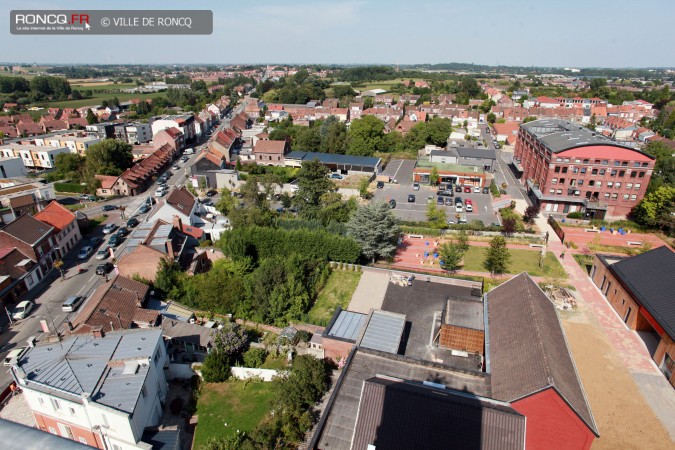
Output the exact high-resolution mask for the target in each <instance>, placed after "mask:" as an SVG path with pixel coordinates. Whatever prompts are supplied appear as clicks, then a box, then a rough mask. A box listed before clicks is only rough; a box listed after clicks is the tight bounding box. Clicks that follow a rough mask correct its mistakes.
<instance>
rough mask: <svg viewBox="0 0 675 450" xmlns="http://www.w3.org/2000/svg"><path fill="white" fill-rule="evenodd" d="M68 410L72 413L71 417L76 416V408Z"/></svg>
mask: <svg viewBox="0 0 675 450" xmlns="http://www.w3.org/2000/svg"><path fill="white" fill-rule="evenodd" d="M68 410H69V411H70V415H71V416H74V415H75V408H72V407H70V408H68Z"/></svg>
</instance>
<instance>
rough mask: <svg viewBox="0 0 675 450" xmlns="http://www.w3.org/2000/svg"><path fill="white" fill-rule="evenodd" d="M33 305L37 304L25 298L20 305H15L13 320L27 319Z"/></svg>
mask: <svg viewBox="0 0 675 450" xmlns="http://www.w3.org/2000/svg"><path fill="white" fill-rule="evenodd" d="M33 306H35V305H34V304H33V303H32V302H30V301H28V300H24V301H22V302H21V303H19V304H18V305H16V306H15V307H14V311H12V319H13V320H21V319H25V318H26V317H28V314H30V312H31V311H32V310H33Z"/></svg>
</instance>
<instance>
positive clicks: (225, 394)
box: [193, 380, 272, 450]
mask: <svg viewBox="0 0 675 450" xmlns="http://www.w3.org/2000/svg"><path fill="white" fill-rule="evenodd" d="M271 399H272V383H265V382H261V381H248V382H247V381H241V380H238V381H226V382H224V383H204V384H203V385H202V388H201V392H200V394H199V400H198V401H197V414H198V415H199V425H197V429H196V431H195V437H194V447H193V448H195V449H197V450H198V449H200V448H203V447H204V445H205V444H206V442H207V441H208V440H209V439H211V438H214V439H220V438H224V437H227V436H231V435H233V434H236V433H237V430H239V431H240V432H244V431H246V432H250V431H252V430H253V429H254V428H255V427H256V426H257V425H258V423H260V421H261V420H262V419H263V418H264V417H265V415H266V414H267V413H268V412H269V409H270V400H271ZM225 424H227V426H225Z"/></svg>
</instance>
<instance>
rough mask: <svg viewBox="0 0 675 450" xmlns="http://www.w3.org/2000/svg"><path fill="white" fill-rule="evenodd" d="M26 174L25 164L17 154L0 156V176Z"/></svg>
mask: <svg viewBox="0 0 675 450" xmlns="http://www.w3.org/2000/svg"><path fill="white" fill-rule="evenodd" d="M24 176H26V166H25V165H24V164H23V160H22V159H21V158H19V157H18V156H9V157H0V177H2V178H13V177H24Z"/></svg>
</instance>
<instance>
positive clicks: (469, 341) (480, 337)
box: [440, 325, 485, 355]
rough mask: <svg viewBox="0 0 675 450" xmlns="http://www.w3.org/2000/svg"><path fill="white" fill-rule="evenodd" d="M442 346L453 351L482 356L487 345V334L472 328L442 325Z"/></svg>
mask: <svg viewBox="0 0 675 450" xmlns="http://www.w3.org/2000/svg"><path fill="white" fill-rule="evenodd" d="M440 345H441V347H445V348H449V349H452V350H461V351H465V352H471V353H480V354H481V355H482V354H483V347H484V345H485V333H483V332H482V331H480V330H472V329H470V328H463V327H457V326H453V325H442V326H441V337H440Z"/></svg>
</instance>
